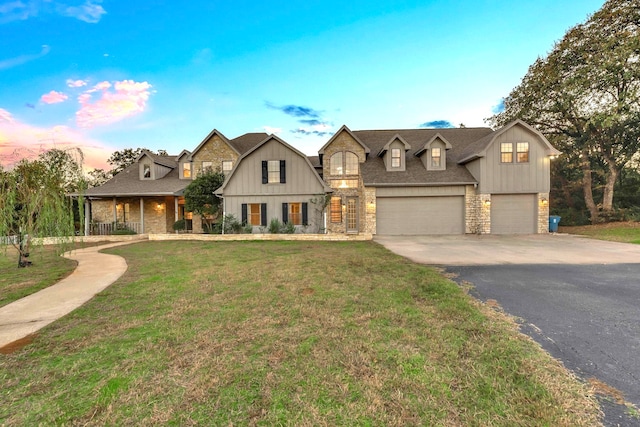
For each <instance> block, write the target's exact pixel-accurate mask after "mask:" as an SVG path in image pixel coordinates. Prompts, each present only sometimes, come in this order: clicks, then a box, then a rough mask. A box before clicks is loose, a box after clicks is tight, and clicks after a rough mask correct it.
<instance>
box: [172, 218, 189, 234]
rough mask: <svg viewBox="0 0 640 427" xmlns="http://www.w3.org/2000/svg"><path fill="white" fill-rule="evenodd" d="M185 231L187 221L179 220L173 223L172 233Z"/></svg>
mask: <svg viewBox="0 0 640 427" xmlns="http://www.w3.org/2000/svg"><path fill="white" fill-rule="evenodd" d="M186 229H187V221H185V220H184V219H179V220H177V221H176V222H174V223H173V230H174V231H184V230H186Z"/></svg>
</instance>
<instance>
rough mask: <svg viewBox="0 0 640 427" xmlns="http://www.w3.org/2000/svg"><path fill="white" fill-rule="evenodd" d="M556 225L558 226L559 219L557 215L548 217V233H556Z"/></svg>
mask: <svg viewBox="0 0 640 427" xmlns="http://www.w3.org/2000/svg"><path fill="white" fill-rule="evenodd" d="M558 224H560V217H559V216H557V215H549V231H550V232H551V233H557V232H558Z"/></svg>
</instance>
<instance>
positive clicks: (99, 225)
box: [90, 222, 142, 236]
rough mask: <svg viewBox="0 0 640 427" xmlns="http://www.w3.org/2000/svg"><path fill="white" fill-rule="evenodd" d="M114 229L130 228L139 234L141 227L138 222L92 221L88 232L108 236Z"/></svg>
mask: <svg viewBox="0 0 640 427" xmlns="http://www.w3.org/2000/svg"><path fill="white" fill-rule="evenodd" d="M114 230H131V231H133V232H135V233H136V234H140V233H141V231H142V227H141V225H140V223H139V222H94V223H92V224H91V227H90V233H91V235H94V236H108V235H110V234H113V232H114Z"/></svg>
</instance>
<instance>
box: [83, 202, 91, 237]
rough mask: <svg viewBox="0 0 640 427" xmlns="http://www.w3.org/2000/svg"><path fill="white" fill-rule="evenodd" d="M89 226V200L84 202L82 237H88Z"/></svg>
mask: <svg viewBox="0 0 640 427" xmlns="http://www.w3.org/2000/svg"><path fill="white" fill-rule="evenodd" d="M90 224H91V204H90V203H89V199H86V200H85V201H84V235H85V236H88V235H89V226H90Z"/></svg>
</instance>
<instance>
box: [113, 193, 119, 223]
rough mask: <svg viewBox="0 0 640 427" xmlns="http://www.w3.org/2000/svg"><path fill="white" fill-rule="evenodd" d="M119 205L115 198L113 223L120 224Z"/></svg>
mask: <svg viewBox="0 0 640 427" xmlns="http://www.w3.org/2000/svg"><path fill="white" fill-rule="evenodd" d="M117 209H118V204H117V203H116V198H115V197H114V198H113V222H118V211H117Z"/></svg>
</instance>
